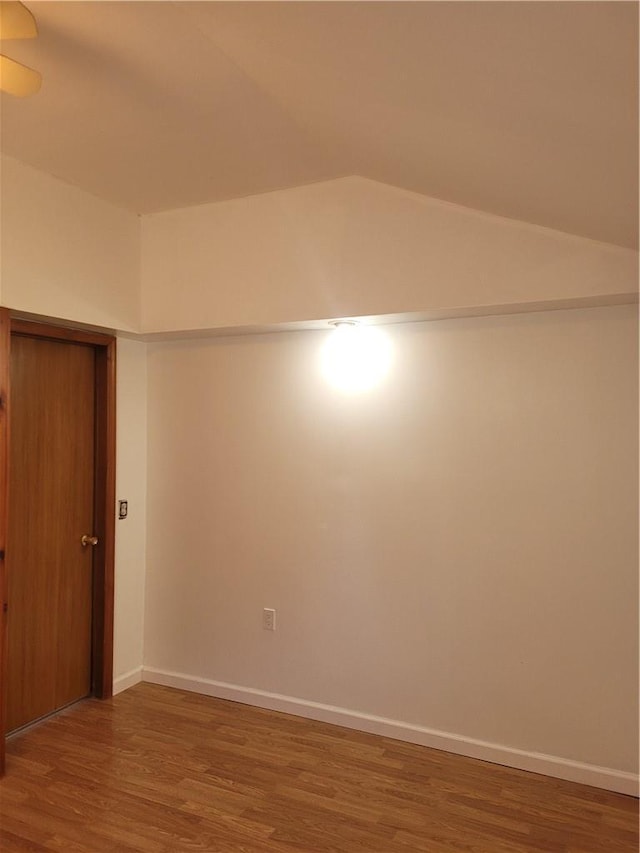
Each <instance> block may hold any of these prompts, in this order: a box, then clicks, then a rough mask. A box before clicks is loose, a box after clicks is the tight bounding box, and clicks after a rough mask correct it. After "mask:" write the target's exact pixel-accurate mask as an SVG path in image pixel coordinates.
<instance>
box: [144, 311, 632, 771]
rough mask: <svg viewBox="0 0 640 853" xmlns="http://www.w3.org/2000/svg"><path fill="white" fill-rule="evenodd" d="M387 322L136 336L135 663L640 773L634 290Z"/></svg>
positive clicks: (153, 672) (221, 687) (164, 673)
mask: <svg viewBox="0 0 640 853" xmlns="http://www.w3.org/2000/svg"><path fill="white" fill-rule="evenodd" d="M388 332H389V334H390V336H391V340H392V343H393V346H394V348H395V362H394V366H393V370H392V373H391V375H390V377H389V379H388V380H387V381H386V382H385V383H384V384H383V385H382V386H381V387H380V388H379V389H377V390H376V391H375V392H372V393H370V394H369V395H365V396H362V397H345V396H341V395H339V394H337V393H336V392H334V391H332V390H331V389H330V388H328V387H327V386H326V384H325V383H324V382H323V380H321V379H320V378H319V376H318V374H317V363H316V362H317V357H318V349H319V347H320V345H321V343H322V341H323V339H324V337H325V333H322V332H295V333H289V334H280V335H262V336H251V337H236V338H219V339H214V340H201V341H190V342H175V343H163V344H152V345H150V351H149V361H148V370H149V374H148V379H149V404H148V405H149V424H150V427H151V428H150V431H149V437H148V441H149V446H148V461H149V469H148V474H149V479H148V525H149V526H148V530H149V539H148V543H147V551H148V574H147V596H146V631H145V667H146V669H145V672H146V677H148V678H150V679H151V680H160V681H162V680H164V681H165V683H174V684H179V685H182V686H189V687H191V688H195V689H201V690H203V691H204V692H212V693H214V694H218V695H232V696H235V697H236V698H241V699H243V700H244V701H248V702H257V703H258V704H261V703H262V704H267V705H269V704H270V703H271V704H273V702H274V701H276V700H277V697H275V698H274V697H273V696H270V695H266V694H280V695H281V696H280V698H281V697H282V696H285V697H292V698H293V700H294V702H293V704H291V705H290V707H291V708H293V709H294V710H295V709H296V708H298V709H299V710H300V711H301V713H309V714H310V715H311V716H313V715H314V714H317V713H319V709H318V708H314V707H313V706H310V705H308V704H307V705H305V704H304V703H305V702H307V703H309V702H311V703H314V702H315V703H320V704H321V705H322V708H323V709H326V706H336V707H335V708H334V710H336V708H337V709H348V710H350V711H353V712H357V714H361V715H362V714H364V715H377V716H378V717H382V718H388V719H390V720H395V721H400V724H401V725H400V731H401V732H402V729H403V726H404V727H406V729H407V733H408V736H409V739H411V727H414V729H413V731H414V734H415V731H417V729H418V728H419V727H428V728H429V729H434V730H438V731H441V732H445V733H450V734H451V733H452V734H453V735H455V736H459V737H461V738H462V741H461V743H462V750H461V751H463V752H464V751H468V752H470V753H471V754H473V742H474V740H479V741H483V742H489V743H493V744H497V745H502V746H506V747H508V748H512V749H516V750H523V751H525V752H526V753H527V754H530V753H545V754H548V755H550V756H556V757H559V758H560V760H561V761H560V763H561V764H562V762H568V763H571V762H584V763H586V764H588V765H597V766H600V767H604V768H613V769H614V770H615V771H620V772H622V773H623V774H624V772H629V771H635V769H636V767H637V755H638V744H637V719H638V717H637V713H638V706H637V691H638V668H637V665H638V661H637V636H638V624H637V600H638V579H637V565H638V562H637V556H638V555H637V426H638V416H637V411H638V408H637V390H638V384H637V319H636V310H635V308H634V307H632V306H620V307H609V308H597V309H588V310H573V311H558V312H547V313H538V314H528V315H513V316H508V317H498V318H495V317H486V318H476V319H464V320H449V321H439V322H432V323H416V324H408V325H403V326H393V327H388ZM263 607H275V608H277V620H278V627H277V631H276V632H275V633H268V632H265V631H264V630H263V629H262V627H261V612H262V608H263ZM172 674H173V675H172ZM176 674H177V675H176ZM225 685H226V687H225ZM229 685H232V687H231V688H229ZM233 685H235V686H238V687H239V688H240V689H239V690H236V689H235V687H233ZM245 688H248V690H247V689H245ZM229 690H231V693H230V694H229ZM225 691H227V692H225ZM252 691H258V692H257V693H255V692H252ZM299 700H300V701H299ZM285 706H286V705H285ZM360 721H361V722H362V723H363V725H364V727H366V726H367V725H369V723H367V721H366V719H365V718H364V717H362V718H361V720H360ZM416 727H417V728H416ZM444 743H445V745H448V746H447V748H455V746H456V742H455V738H454V739H453V740H452V739H451V738H449V739H448V740H447V739H445V741H444ZM517 757H518V756H516V758H517ZM504 760H505V762H506V763H509V757H508V756H507V757H506V758H505V759H504ZM514 760H515V759H514ZM519 760H520V762H521V764H520V766H523V765H522V761H523V760H524V759H523V758H522V757H520V759H519ZM515 763H516V764H517V763H518V762H517V761H515ZM524 766H526V764H525V765H524ZM576 766H577V765H576ZM578 769H579V768H578ZM550 772H553V768H551V770H550ZM560 775H562V773H560ZM569 778H573V777H571V774H569ZM575 778H582V779H586V778H589V777H585V776H580V775H578V776H577V777H575Z"/></svg>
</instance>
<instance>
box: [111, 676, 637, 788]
mask: <svg viewBox="0 0 640 853" xmlns="http://www.w3.org/2000/svg"><path fill="white" fill-rule="evenodd" d="M127 675H130V673H128V674H127ZM124 677H126V676H123V678H124ZM142 680H143V681H149V682H152V683H153V684H163V685H165V686H166V687H177V688H179V689H181V690H190V691H191V692H193V693H202V694H204V695H205V696H215V697H216V698H218V699H230V700H232V701H234V702H242V703H243V704H245V705H255V706H257V707H258V708H267V709H269V710H271V711H283V712H284V713H286V714H294V715H296V716H298V717H306V718H307V719H311V720H319V721H321V722H324V723H334V724H335V725H338V726H345V727H347V728H350V729H358V730H359V731H363V732H369V733H371V734H376V735H383V736H384V737H389V738H394V739H395V740H403V741H407V742H408V743H416V744H419V745H421V746H428V747H431V748H432V749H442V750H444V751H445V752H453V753H455V754H456V755H465V756H467V757H468V758H479V759H481V760H482V761H490V762H492V763H493V764H502V765H505V766H506V767H515V768H517V769H518V770H528V771H530V772H532V773H542V774H543V775H545V776H553V777H555V778H556V779H565V780H567V781H569V782H580V783H582V784H584V785H593V786H594V787H596V788H605V789H607V790H609V791H617V792H618V793H621V794H629V795H631V796H633V797H637V796H638V793H639V778H638V776H637V775H636V774H634V773H626V772H624V771H622V770H612V769H610V768H608V767H598V766H596V765H593V764H582V763H580V762H579V761H571V760H569V759H566V758H559V757H557V756H555V755H544V754H542V753H538V752H525V751H524V750H521V749H514V748H512V747H508V746H501V745H499V744H495V743H487V742H485V741H480V740H474V739H473V738H468V737H464V736H463V735H456V734H451V733H450V732H441V731H436V730H435V729H428V728H425V727H423V726H416V725H413V724H411V723H403V722H401V721H399V720H390V719H387V718H386V717H376V716H373V715H371V714H362V713H360V712H358V711H349V710H347V709H345V708H337V707H335V706H333V705H323V704H321V703H319V702H309V701H307V700H306V699H296V698H295V697H293V696H282V695H280V694H278V693H268V692H266V691H264V690H255V689H254V688H252V687H240V686H238V685H237V684H226V683H225V682H222V681H211V680H210V679H208V678H197V677H195V676H192V675H185V674H183V673H180V672H166V671H165V670H161V669H155V668H154V667H144V668H143V670H142ZM123 689H124V688H123Z"/></svg>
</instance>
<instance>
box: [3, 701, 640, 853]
mask: <svg viewBox="0 0 640 853" xmlns="http://www.w3.org/2000/svg"><path fill="white" fill-rule="evenodd" d="M0 850H2V851H3V853H15V851H21V853H22V851H43V850H57V851H61V852H62V853H103V851H113V853H128V851H142V853H181V851H207V853H293V851H297V852H298V853H300V851H302V852H303V853H321V852H322V853H325V851H372V852H373V853H409V851H412V850H415V851H428V853H454V851H455V853H458V851H464V853H525V852H526V853H529V851H536V853H631V851H634V853H635V851H637V850H638V803H637V800H635V799H633V798H631V797H625V796H623V795H619V794H613V793H610V792H607V791H601V790H598V789H596V788H589V787H586V786H583V785H577V784H573V783H570V782H562V781H559V780H556V779H549V778H547V777H544V776H537V775H535V774H531V773H525V772H522V771H519V770H511V769H508V768H505V767H499V766H497V765H493V764H487V763H485V762H481V761H475V760H473V759H468V758H462V757H460V756H455V755H450V754H448V753H444V752H439V751H436V750H430V749H426V748H424V747H419V746H414V745H410V744H405V743H401V742H399V741H394V740H389V739H387V738H382V737H377V736H375V735H368V734H362V733H359V732H354V731H351V730H349V729H343V728H339V727H335V726H330V725H327V724H324V723H315V722H311V721H308V720H303V719H300V718H298V717H292V716H288V715H286V714H277V713H274V712H271V711H264V710H260V709H257V708H251V707H248V706H246V705H240V704H236V703H233V702H225V701H221V700H217V699H211V698H208V697H204V696H199V695H196V694H193V693H185V692H182V691H179V690H171V689H169V688H165V687H159V686H156V685H151V684H139V685H137V686H136V687H134V688H132V689H130V690H128V691H126V692H125V693H122V694H120V695H119V696H116V697H115V698H114V699H111V700H108V701H106V702H101V701H98V700H94V699H90V700H86V701H85V702H82V703H80V704H79V705H76V706H74V707H73V708H71V709H68V710H67V711H64V712H63V713H62V714H60V715H58V716H57V717H54V718H51V719H50V720H48V721H46V722H44V723H42V724H40V725H39V726H36V727H34V728H32V729H30V730H27V731H26V732H24V733H22V734H20V735H18V736H16V737H14V738H13V739H11V740H10V742H9V744H8V749H7V776H6V778H5V779H4V780H2V781H0Z"/></svg>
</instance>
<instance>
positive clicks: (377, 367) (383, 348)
mask: <svg viewBox="0 0 640 853" xmlns="http://www.w3.org/2000/svg"><path fill="white" fill-rule="evenodd" d="M390 363H391V344H390V343H389V339H388V337H387V335H386V334H385V333H384V332H383V331H382V330H381V329H380V328H378V327H376V326H360V325H358V324H357V323H353V322H349V321H344V322H337V323H336V324H335V329H334V330H333V331H332V332H331V334H330V335H329V337H328V339H327V341H326V343H325V345H324V347H323V350H322V372H323V374H324V377H325V378H326V379H327V381H328V382H329V383H330V384H331V385H332V386H333V387H334V388H336V389H338V390H339V391H342V392H343V393H345V394H358V393H361V392H363V391H369V390H371V389H372V388H374V387H375V386H376V385H377V384H378V383H379V382H380V381H381V380H382V379H383V378H384V376H385V375H386V374H387V372H388V370H389V365H390Z"/></svg>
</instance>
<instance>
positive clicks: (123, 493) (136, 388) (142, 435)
mask: <svg viewBox="0 0 640 853" xmlns="http://www.w3.org/2000/svg"><path fill="white" fill-rule="evenodd" d="M117 350H118V351H117V389H118V390H117V400H116V417H117V439H116V440H117V448H118V449H117V466H116V497H117V499H121V500H127V501H128V509H129V515H128V517H127V518H126V519H123V520H119V519H117V516H116V519H117V520H116V555H115V614H114V622H115V624H114V650H113V658H114V660H113V675H114V688H115V690H116V691H119V690H123V689H125V688H126V687H128V686H129V685H130V684H132V683H135V682H136V681H139V680H140V678H141V672H142V657H143V640H144V635H143V627H144V584H145V572H146V536H147V530H146V499H147V393H146V388H147V346H146V344H144V343H141V342H139V341H131V340H127V339H126V338H119V339H118V344H117Z"/></svg>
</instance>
